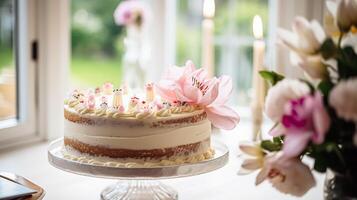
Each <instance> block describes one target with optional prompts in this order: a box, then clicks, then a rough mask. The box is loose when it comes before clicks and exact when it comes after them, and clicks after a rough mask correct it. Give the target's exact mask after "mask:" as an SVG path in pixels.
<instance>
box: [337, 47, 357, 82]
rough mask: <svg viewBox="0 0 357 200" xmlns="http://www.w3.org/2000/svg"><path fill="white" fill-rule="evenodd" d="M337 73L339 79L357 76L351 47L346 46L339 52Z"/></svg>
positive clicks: (356, 58)
mask: <svg viewBox="0 0 357 200" xmlns="http://www.w3.org/2000/svg"><path fill="white" fill-rule="evenodd" d="M337 71H338V75H339V78H340V79H348V78H351V77H356V76H357V55H356V53H355V52H354V49H353V48H352V47H351V46H346V47H344V48H343V49H341V50H340V51H339V54H338V57H337Z"/></svg>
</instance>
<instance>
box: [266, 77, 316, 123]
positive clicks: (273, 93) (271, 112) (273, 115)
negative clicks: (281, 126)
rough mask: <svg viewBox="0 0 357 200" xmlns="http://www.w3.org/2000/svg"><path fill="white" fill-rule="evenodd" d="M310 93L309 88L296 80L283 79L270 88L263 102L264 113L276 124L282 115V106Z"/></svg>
mask: <svg viewBox="0 0 357 200" xmlns="http://www.w3.org/2000/svg"><path fill="white" fill-rule="evenodd" d="M309 92H310V89H309V87H308V86H307V85H306V84H305V83H303V82H301V81H298V80H292V79H284V80H282V81H280V82H278V83H277V84H276V85H275V86H274V87H272V88H271V89H270V90H269V91H268V94H267V97H266V101H265V113H266V114H267V115H268V117H269V118H270V119H271V120H273V121H275V122H278V121H280V120H281V117H282V116H283V113H284V106H285V104H286V103H287V102H289V101H290V100H292V99H297V98H299V97H302V96H304V95H306V94H308V93H309Z"/></svg>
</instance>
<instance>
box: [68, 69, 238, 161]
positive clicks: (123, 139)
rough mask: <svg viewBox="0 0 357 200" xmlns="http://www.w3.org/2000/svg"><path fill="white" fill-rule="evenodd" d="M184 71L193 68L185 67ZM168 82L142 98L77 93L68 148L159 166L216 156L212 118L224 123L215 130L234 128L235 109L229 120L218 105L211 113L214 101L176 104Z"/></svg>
mask: <svg viewBox="0 0 357 200" xmlns="http://www.w3.org/2000/svg"><path fill="white" fill-rule="evenodd" d="M175 69H176V68H175ZM184 69H186V70H187V69H188V67H187V66H186V67H183V68H179V70H181V71H182V70H184ZM196 71H197V70H196ZM191 73H194V71H192V72H191ZM177 75H178V76H177V77H180V76H179V75H180V74H177ZM182 76H183V74H182ZM216 80H219V79H216ZM163 81H164V82H159V83H158V84H156V85H154V84H147V85H146V86H145V87H146V88H145V92H144V93H143V94H144V95H142V96H140V95H134V94H133V93H131V91H130V90H129V91H127V90H128V89H127V88H126V87H122V88H119V89H113V85H112V84H110V83H106V84H104V85H103V86H102V87H100V88H96V89H95V90H90V89H89V90H75V91H73V92H72V93H71V94H70V95H69V97H68V99H67V100H66V101H65V106H64V117H65V131H64V134H65V135H64V144H65V146H66V148H68V149H71V150H75V151H78V152H80V153H84V154H89V155H92V156H101V157H110V158H114V159H124V160H125V159H137V160H142V161H154V162H155V161H157V162H160V161H162V160H175V159H180V160H184V161H190V162H192V161H193V160H204V159H208V158H210V157H212V156H213V153H214V151H213V149H212V148H211V145H210V135H211V121H212V120H210V118H215V120H213V123H214V124H215V121H218V124H215V125H218V126H221V125H222V126H226V128H227V129H231V128H233V127H234V126H235V124H237V123H238V120H239V118H238V116H237V115H236V113H235V112H234V111H232V110H231V111H232V112H231V113H228V115H229V116H228V117H227V116H224V115H222V113H220V112H217V111H215V109H213V106H212V109H209V105H212V103H213V102H210V103H211V104H205V103H204V102H203V103H202V102H198V101H197V102H194V101H191V99H188V98H186V99H182V98H184V97H181V98H180V97H179V98H175V99H173V98H171V97H170V96H169V95H168V94H169V93H167V92H168V91H167V90H166V89H165V88H163V87H165V86H166V81H167V80H165V79H164V80H163ZM163 83H164V84H163ZM195 83H197V82H195ZM218 86H219V85H218ZM218 86H217V87H216V88H218ZM195 87H196V86H195ZM199 87H201V86H199ZM199 87H196V88H199ZM176 89H177V88H176ZM176 89H175V90H176ZM155 90H156V92H155ZM198 91H202V90H198ZM217 92H218V90H217ZM155 93H158V95H155ZM203 93H204V94H203V95H201V96H204V95H209V94H208V93H209V91H208V90H207V88H206V89H205V92H203ZM175 95H177V96H180V95H179V93H177V94H175ZM191 96H192V95H191ZM217 96H218V95H217ZM216 98H218V97H216ZM216 98H214V99H213V101H214V100H215V99H216ZM201 99H203V97H201ZM183 100H185V101H183ZM219 105H223V104H219ZM227 108H228V107H226V106H224V109H227ZM220 114H221V115H220ZM225 114H227V113H225ZM222 123H223V124H222ZM232 126H233V127H232ZM221 128H225V127H221ZM192 158H195V159H192Z"/></svg>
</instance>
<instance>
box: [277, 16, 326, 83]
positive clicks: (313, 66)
mask: <svg viewBox="0 0 357 200" xmlns="http://www.w3.org/2000/svg"><path fill="white" fill-rule="evenodd" d="M278 35H279V40H280V42H281V43H282V44H283V45H285V46H287V47H288V48H289V49H290V50H292V62H293V64H294V65H297V66H299V67H301V68H302V69H303V70H305V72H306V73H307V74H308V75H309V76H311V77H312V78H318V79H321V78H324V77H325V76H326V75H327V69H326V66H325V65H324V64H323V62H322V61H323V59H322V57H321V55H320V54H317V52H318V51H319V49H320V47H321V44H322V42H323V41H324V39H325V38H326V34H325V32H324V30H323V29H322V27H321V25H320V24H319V23H318V22H317V21H315V20H314V21H311V22H309V21H307V20H306V19H305V18H303V17H296V18H295V20H294V23H293V31H292V32H291V31H287V30H284V29H280V30H279V31H278Z"/></svg>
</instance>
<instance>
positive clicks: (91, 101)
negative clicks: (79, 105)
mask: <svg viewBox="0 0 357 200" xmlns="http://www.w3.org/2000/svg"><path fill="white" fill-rule="evenodd" d="M87 106H88V109H90V110H93V109H94V108H95V96H94V95H93V94H90V95H89V96H88V99H87Z"/></svg>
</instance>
